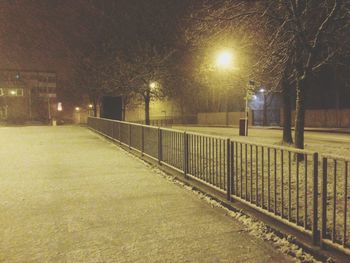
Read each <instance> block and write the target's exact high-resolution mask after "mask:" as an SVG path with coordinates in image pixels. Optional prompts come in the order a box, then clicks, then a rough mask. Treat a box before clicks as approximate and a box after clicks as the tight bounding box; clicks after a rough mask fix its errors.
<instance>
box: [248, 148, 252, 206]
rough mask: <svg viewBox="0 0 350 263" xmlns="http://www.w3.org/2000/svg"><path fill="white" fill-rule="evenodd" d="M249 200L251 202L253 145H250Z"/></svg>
mask: <svg viewBox="0 0 350 263" xmlns="http://www.w3.org/2000/svg"><path fill="white" fill-rule="evenodd" d="M249 201H250V202H253V145H250V195H249Z"/></svg>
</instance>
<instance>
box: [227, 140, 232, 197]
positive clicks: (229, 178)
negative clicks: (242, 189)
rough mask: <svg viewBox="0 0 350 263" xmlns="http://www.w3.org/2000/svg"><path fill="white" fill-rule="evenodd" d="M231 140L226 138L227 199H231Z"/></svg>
mask: <svg viewBox="0 0 350 263" xmlns="http://www.w3.org/2000/svg"><path fill="white" fill-rule="evenodd" d="M230 146H231V142H230V139H226V165H227V167H226V169H227V170H226V174H227V186H226V188H227V200H228V201H231V179H232V178H231V147H230Z"/></svg>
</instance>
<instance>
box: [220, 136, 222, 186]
mask: <svg viewBox="0 0 350 263" xmlns="http://www.w3.org/2000/svg"><path fill="white" fill-rule="evenodd" d="M219 154H220V155H219V168H220V169H219V173H220V176H219V178H220V186H219V188H220V189H221V188H222V140H221V139H220V140H219Z"/></svg>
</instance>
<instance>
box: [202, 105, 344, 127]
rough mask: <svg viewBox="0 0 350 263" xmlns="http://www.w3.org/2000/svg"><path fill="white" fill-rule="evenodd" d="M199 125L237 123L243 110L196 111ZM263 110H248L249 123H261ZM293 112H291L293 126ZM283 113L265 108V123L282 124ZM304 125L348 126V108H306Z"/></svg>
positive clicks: (268, 124) (242, 114) (271, 124)
mask: <svg viewBox="0 0 350 263" xmlns="http://www.w3.org/2000/svg"><path fill="white" fill-rule="evenodd" d="M197 116H198V124H200V125H209V126H210V125H213V126H215V125H222V126H225V125H238V122H239V119H240V118H244V112H203V113H198V115H197ZM263 116H264V112H263V110H253V111H250V112H249V125H257V126H261V125H263ZM294 118H295V112H294V111H293V112H292V125H293V126H294ZM283 122H284V120H283V114H282V110H279V109H277V110H276V109H267V113H266V125H267V126H283ZM305 127H321V128H350V109H342V110H306V112H305Z"/></svg>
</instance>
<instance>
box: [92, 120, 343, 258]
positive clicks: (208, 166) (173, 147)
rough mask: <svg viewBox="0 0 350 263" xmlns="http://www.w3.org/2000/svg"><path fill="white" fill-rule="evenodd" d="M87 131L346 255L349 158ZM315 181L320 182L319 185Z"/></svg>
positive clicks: (168, 132)
mask: <svg viewBox="0 0 350 263" xmlns="http://www.w3.org/2000/svg"><path fill="white" fill-rule="evenodd" d="M88 126H89V127H90V128H92V129H93V130H95V131H97V132H100V133H102V134H103V135H105V136H107V137H110V138H111V139H113V140H116V141H117V142H118V143H120V144H123V145H124V146H126V147H129V148H130V149H133V150H136V151H138V152H140V153H141V154H142V155H147V156H148V157H150V158H152V159H154V160H156V161H158V162H159V163H160V164H164V165H167V166H169V167H171V168H173V169H175V170H177V171H179V172H181V173H183V174H184V175H185V176H186V177H187V178H192V179H195V180H198V181H200V182H202V183H204V184H206V185H208V186H210V187H212V188H214V189H216V190H218V191H220V192H221V193H224V194H225V195H227V198H228V199H229V200H236V201H239V202H241V203H243V204H245V205H248V206H249V207H251V208H254V209H255V210H258V211H259V212H261V213H264V214H265V215H267V216H269V217H272V218H274V219H276V220H278V221H280V222H282V223H284V224H286V225H288V226H290V227H292V228H294V229H296V230H298V231H300V232H302V233H304V234H306V235H308V236H309V237H310V240H311V241H312V242H313V243H314V244H319V245H321V246H323V245H327V246H331V247H333V248H336V249H338V250H340V251H342V252H344V253H346V254H348V255H349V254H350V244H349V243H350V241H349V235H350V233H349V227H348V225H349V216H348V202H347V199H348V196H349V186H348V173H349V165H348V164H349V162H350V160H348V159H345V158H342V157H336V156H326V155H322V156H321V160H320V158H319V154H318V153H317V152H312V151H306V150H299V149H294V148H288V147H279V146H273V145H263V144H254V143H246V142H239V141H233V140H230V139H227V138H222V137H217V136H209V135H202V134H196V133H187V132H183V131H176V130H172V129H166V128H159V127H153V126H145V125H140V124H133V123H127V122H120V121H113V120H107V119H100V118H93V117H91V118H89V119H88ZM319 178H320V179H322V180H319Z"/></svg>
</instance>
